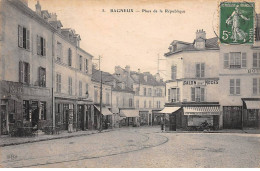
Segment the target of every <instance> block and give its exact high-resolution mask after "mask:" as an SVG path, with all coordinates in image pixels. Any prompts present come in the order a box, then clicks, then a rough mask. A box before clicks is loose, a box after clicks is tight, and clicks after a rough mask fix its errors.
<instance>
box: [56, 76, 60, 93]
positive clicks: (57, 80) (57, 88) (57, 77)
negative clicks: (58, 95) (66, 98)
mask: <svg viewBox="0 0 260 171" xmlns="http://www.w3.org/2000/svg"><path fill="white" fill-rule="evenodd" d="M56 92H59V74H56Z"/></svg>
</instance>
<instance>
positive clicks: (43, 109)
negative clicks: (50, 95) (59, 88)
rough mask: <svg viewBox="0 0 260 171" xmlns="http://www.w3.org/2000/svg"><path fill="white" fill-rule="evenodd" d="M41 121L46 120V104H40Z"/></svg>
mask: <svg viewBox="0 0 260 171" xmlns="http://www.w3.org/2000/svg"><path fill="white" fill-rule="evenodd" d="M40 116H41V120H46V102H40Z"/></svg>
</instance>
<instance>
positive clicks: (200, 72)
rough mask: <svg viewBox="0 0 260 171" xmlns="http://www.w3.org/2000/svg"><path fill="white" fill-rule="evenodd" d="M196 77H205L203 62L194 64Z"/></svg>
mask: <svg viewBox="0 0 260 171" xmlns="http://www.w3.org/2000/svg"><path fill="white" fill-rule="evenodd" d="M196 77H198V78H200V77H205V63H198V64H196Z"/></svg>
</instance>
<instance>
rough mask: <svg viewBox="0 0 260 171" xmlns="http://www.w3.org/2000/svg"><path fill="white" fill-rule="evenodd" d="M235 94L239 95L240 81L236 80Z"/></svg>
mask: <svg viewBox="0 0 260 171" xmlns="http://www.w3.org/2000/svg"><path fill="white" fill-rule="evenodd" d="M236 94H240V79H236Z"/></svg>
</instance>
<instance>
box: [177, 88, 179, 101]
mask: <svg viewBox="0 0 260 171" xmlns="http://www.w3.org/2000/svg"><path fill="white" fill-rule="evenodd" d="M179 101H180V89H179V88H177V102H179Z"/></svg>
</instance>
